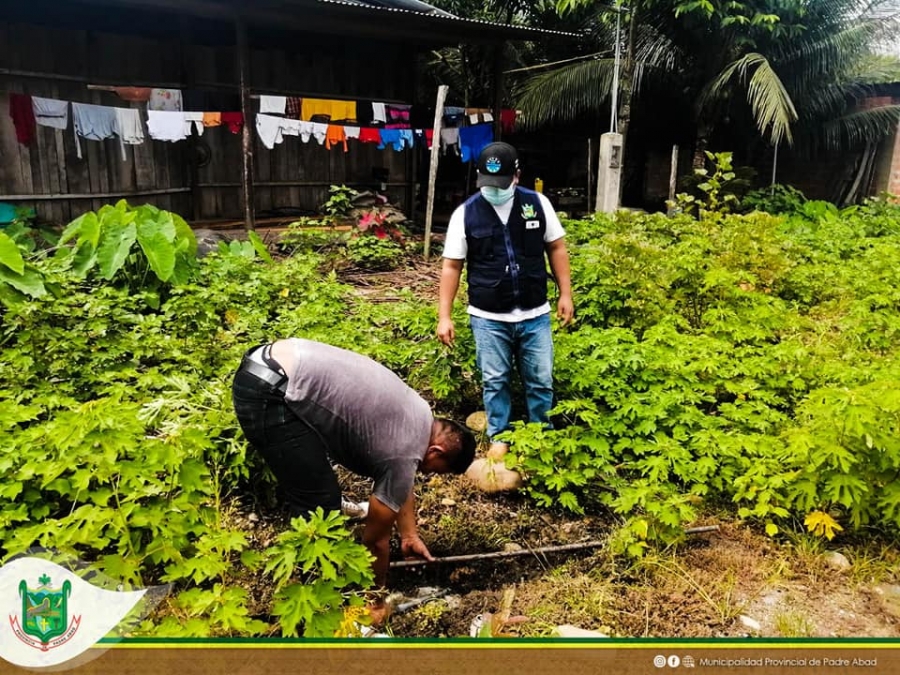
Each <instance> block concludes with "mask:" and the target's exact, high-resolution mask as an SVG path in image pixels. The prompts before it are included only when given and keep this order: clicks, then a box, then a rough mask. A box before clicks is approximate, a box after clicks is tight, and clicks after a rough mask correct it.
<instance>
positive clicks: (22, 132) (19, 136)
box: [9, 93, 37, 145]
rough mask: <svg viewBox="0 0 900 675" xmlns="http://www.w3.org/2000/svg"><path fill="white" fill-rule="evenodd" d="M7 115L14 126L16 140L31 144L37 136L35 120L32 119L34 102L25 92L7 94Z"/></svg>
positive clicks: (23, 143)
mask: <svg viewBox="0 0 900 675" xmlns="http://www.w3.org/2000/svg"><path fill="white" fill-rule="evenodd" d="M9 116H10V117H11V118H12V121H13V126H15V128H16V140H17V141H19V143H21V144H22V145H31V144H32V143H34V139H35V138H36V137H37V126H36V125H37V122H36V121H35V119H34V104H33V103H32V101H31V96H28V95H27V94H12V93H11V94H10V95H9Z"/></svg>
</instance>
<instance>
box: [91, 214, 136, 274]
mask: <svg viewBox="0 0 900 675" xmlns="http://www.w3.org/2000/svg"><path fill="white" fill-rule="evenodd" d="M136 239H137V227H136V226H135V224H134V223H128V224H122V223H121V222H120V223H116V224H114V225H110V226H109V227H106V228H105V229H104V231H103V236H102V239H101V241H100V248H99V249H98V251H97V263H98V265H99V267H100V276H101V277H102V278H103V279H106V280H107V281H109V280H110V279H112V278H113V277H114V276H116V272H118V271H119V270H120V269H122V265H124V264H125V261H126V260H127V259H128V254H129V253H130V252H131V247H132V245H133V244H134V242H135V240H136Z"/></svg>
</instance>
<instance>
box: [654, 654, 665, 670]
mask: <svg viewBox="0 0 900 675" xmlns="http://www.w3.org/2000/svg"><path fill="white" fill-rule="evenodd" d="M653 665H654V666H656V667H657V668H665V667H666V657H665V656H663V655H662V654H659V655H657V656H654V657H653Z"/></svg>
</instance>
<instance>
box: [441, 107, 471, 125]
mask: <svg viewBox="0 0 900 675" xmlns="http://www.w3.org/2000/svg"><path fill="white" fill-rule="evenodd" d="M465 117H466V109H465V108H459V107H457V106H444V115H443V118H444V120H443V121H444V126H445V127H458V126H460V125H461V124H462V123H463V120H464V119H465Z"/></svg>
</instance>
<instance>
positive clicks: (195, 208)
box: [178, 16, 201, 220]
mask: <svg viewBox="0 0 900 675" xmlns="http://www.w3.org/2000/svg"><path fill="white" fill-rule="evenodd" d="M178 27H179V31H178V36H179V49H180V52H181V54H180V57H181V58H180V61H181V81H182V82H184V85H185V87H186V88H187V89H192V88H194V86H195V85H196V77H195V76H194V72H195V71H194V68H193V59H192V58H191V57H192V55H193V52H192V51H191V44H192V40H191V24H190V22H189V21H188V19H187V17H186V16H182V17H180V18H179V22H178ZM187 140H188V153H187V156H188V167H187V168H188V181H189V184H190V187H191V215H192V218H191V220H200V217H201V211H200V188H199V185H200V166H199V161H200V147H199V146H200V137H199V136H198V135H197V134H196V133H194V125H193V124H192V125H191V135H190V136H188V139H187Z"/></svg>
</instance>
